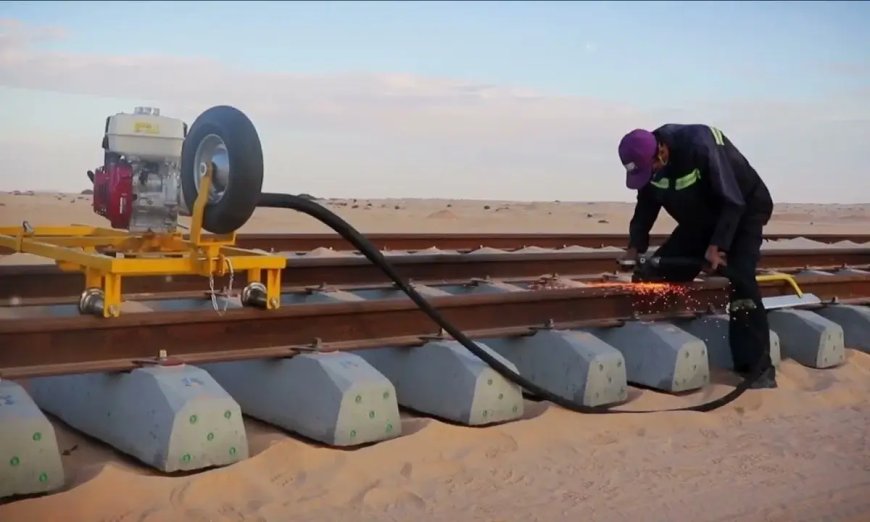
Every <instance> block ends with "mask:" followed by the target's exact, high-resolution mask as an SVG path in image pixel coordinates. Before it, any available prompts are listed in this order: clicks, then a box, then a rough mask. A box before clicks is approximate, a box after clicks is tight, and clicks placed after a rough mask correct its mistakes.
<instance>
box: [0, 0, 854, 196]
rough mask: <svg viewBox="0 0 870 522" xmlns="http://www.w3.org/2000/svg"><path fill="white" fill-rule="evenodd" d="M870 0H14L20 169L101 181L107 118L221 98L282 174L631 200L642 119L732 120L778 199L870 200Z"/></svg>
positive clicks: (14, 157) (191, 111) (9, 40)
mask: <svg viewBox="0 0 870 522" xmlns="http://www.w3.org/2000/svg"><path fill="white" fill-rule="evenodd" d="M867 27H870V2H818V3H816V2H792V3H789V2H673V3H671V2H661V3H658V2H601V3H597V2H552V3H549V2H479V3H476V2H456V3H451V2H432V3H428V2H379V3H378V2H373V3H369V2H287V3H282V2H264V3H257V2H239V3H234V2H216V3H211V2H191V3H185V2H169V3H162V2H117V3H110V2H95V3H90V2H58V3H54V2H4V3H2V4H0V165H2V175H0V190H63V191H79V190H82V189H83V188H87V186H88V180H87V178H86V176H85V172H86V171H87V170H88V169H92V168H94V167H96V166H97V165H99V163H100V161H101V159H102V150H101V149H100V141H101V139H102V131H103V125H104V121H105V118H106V117H107V116H109V115H111V114H115V113H118V112H130V111H132V109H133V108H134V107H135V106H138V105H149V106H156V107H159V108H160V109H161V112H162V114H164V115H168V116H174V117H179V118H182V119H184V120H185V121H187V122H188V123H192V122H193V120H194V119H195V118H196V116H197V115H198V114H199V113H201V112H202V111H204V110H206V109H207V108H209V107H211V106H213V105H218V104H229V105H233V106H235V107H237V108H239V109H240V110H242V111H243V112H245V114H247V115H248V116H249V117H250V118H251V120H252V121H253V122H254V124H255V125H256V127H257V130H258V133H259V135H260V139H261V141H262V144H263V149H264V159H265V169H266V170H265V180H264V190H268V191H280V192H291V193H301V192H305V193H310V194H314V195H316V196H320V197H361V198H374V197H444V198H472V199H514V200H555V199H558V200H562V201H568V200H574V201H591V200H599V201H600V200H608V201H631V200H633V198H634V193H633V192H632V191H629V190H628V189H626V187H625V184H624V170H623V168H622V166H621V164H620V162H619V158H618V155H617V152H616V151H617V145H618V143H619V140H620V138H621V137H622V136H623V135H624V134H625V133H626V132H628V131H630V130H632V129H634V128H654V127H656V126H658V125H661V124H664V123H671V122H675V123H706V124H710V125H715V126H717V127H719V128H720V129H722V130H723V131H724V132H725V134H726V135H728V137H729V138H730V139H731V140H732V141H733V142H734V143H735V144H736V145H737V146H738V148H739V149H740V150H741V151H742V152H743V153H744V154H745V155H746V157H747V158H748V159H749V161H750V162H751V163H752V165H753V166H754V167H755V168H756V169H757V170H758V171H759V173H760V174H761V176H762V177H763V178H764V179H765V181H766V182H767V184H768V185H769V187H770V189H771V192H772V194H773V197H774V199H775V201H780V202H813V203H831V202H839V203H861V202H870V189H867V188H860V187H867V184H866V182H865V181H864V180H865V178H866V177H867V175H868V173H870V172H868V170H867V164H868V160H867V156H868V155H870V31H868V30H867Z"/></svg>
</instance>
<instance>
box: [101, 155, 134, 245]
mask: <svg viewBox="0 0 870 522" xmlns="http://www.w3.org/2000/svg"><path fill="white" fill-rule="evenodd" d="M133 197H134V196H133V166H132V165H130V164H129V163H127V162H126V161H124V160H119V161H117V162H114V163H108V164H106V165H103V166H102V167H99V168H98V169H97V170H96V171H95V172H94V212H96V213H97V214H99V215H101V216H103V217H105V218H108V220H109V222H110V223H111V224H112V228H123V229H126V228H129V226H130V217H131V216H132V210H133Z"/></svg>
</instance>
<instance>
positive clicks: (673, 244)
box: [650, 226, 709, 283]
mask: <svg viewBox="0 0 870 522" xmlns="http://www.w3.org/2000/svg"><path fill="white" fill-rule="evenodd" d="M708 239H709V234H706V233H704V232H703V231H699V230H692V229H690V228H686V227H683V226H677V228H675V229H674V231H673V232H672V233H671V235H670V237H668V239H667V240H666V241H665V242H664V243H663V244H662V245H661V246H660V247H659V248H658V249H657V250H656V251H655V254H653V255H654V256H656V257H661V258H663V259H664V258H676V257H678V258H685V259H697V260H698V261H699V262H700V261H701V260H703V259H704V251H705V250H706V249H707V242H708ZM700 271H701V265H700V263H699V264H698V265H697V266H691V265H688V266H679V265H676V266H675V265H669V264H667V263H663V266H661V267H659V268H657V269H655V270H654V271H652V270H651V271H650V274H653V273H654V274H655V276H656V279H657V280H661V281H668V282H671V283H684V282H688V281H691V280H692V279H694V278H695V277H697V276H698V273H699V272H700Z"/></svg>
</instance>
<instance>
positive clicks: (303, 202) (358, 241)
mask: <svg viewBox="0 0 870 522" xmlns="http://www.w3.org/2000/svg"><path fill="white" fill-rule="evenodd" d="M257 206H258V207H272V208H286V209H290V210H295V211H297V212H302V213H303V214H308V215H309V216H311V217H313V218H314V219H316V220H318V221H320V222H321V223H323V224H325V225H327V226H329V227H330V228H331V229H333V230H334V231H336V232H337V233H338V234H339V235H341V237H343V238H344V239H345V240H347V241H348V242H349V243H351V244H352V245H353V246H355V247H356V248H357V249H358V250H359V251H360V252H361V253H362V254H363V255H364V256H365V257H366V258H367V259H368V260H369V261H371V262H372V263H373V264H374V265H376V266H377V267H378V268H380V269H381V270H382V271H383V272H384V273H385V274H386V275H387V276H389V278H390V279H391V280H392V281H393V282H394V283H395V284H396V285H397V286H398V287H399V288H400V289H401V290H402V291H403V292H405V294H407V296H408V297H409V298H410V299H411V300H412V301H414V303H416V305H417V306H418V307H419V308H420V309H421V310H422V311H423V312H425V313H426V315H428V316H429V317H430V318H431V319H432V320H433V321H434V322H435V323H436V324H438V325H439V326H440V327H441V328H443V329H444V331H445V332H447V333H449V334H450V335H451V336H452V337H453V338H454V339H455V340H456V341H458V342H459V343H460V344H462V346H464V347H465V348H466V349H468V350H469V351H470V352H471V353H473V354H474V355H476V356H477V357H478V358H480V359H481V360H483V361H484V362H485V363H486V364H487V365H489V367H491V368H492V369H493V370H495V371H496V372H498V373H499V374H500V375H502V376H503V377H504V378H505V379H507V380H508V381H510V382H512V383H514V384H516V385H518V386H520V387H522V388H525V389H526V390H527V391H528V392H530V393H531V395H533V396H535V397H536V398H538V399H543V400H548V401H550V402H552V403H554V404H557V405H559V406H561V407H563V408H565V409H568V410H571V411H575V412H578V413H656V412H665V411H699V412H706V411H711V410H714V409H716V408H720V407H722V406H724V405H726V404H728V403H729V402H731V401H733V400H735V399H737V398H738V397H739V396H740V395H742V394H743V392H745V391H746V390H747V389H748V388H749V387H750V386H751V385H752V384H753V383H754V382H755V381H756V380H757V379H758V378H759V377H760V376H761V374H762V373H764V370H766V368H764V367H762V361H763V360H764V358H763V357H762V358H760V359H759V361H758V362H757V363H756V364H755V366H754V368H753V369H752V371H751V372H750V374H749V375H748V376H747V377H746V379H744V380H743V382H741V383H740V384H738V385H737V386H736V387H735V388H734V389H733V390H732V391H730V392H729V393H727V394H725V395H724V396H722V397H720V398H719V399H716V400H713V401H710V402H707V403H704V404H699V405H696V406H688V407H685V408H673V409H665V410H614V409H610V408H609V407H607V406H584V405H582V404H577V403H575V402H573V401H571V400H569V399H566V398H564V397H562V396H561V395H557V394H555V393H553V392H551V391H549V390H546V389H544V388H542V387H540V386H538V385H537V384H535V383H533V382H531V381H529V380H528V379H526V378H525V377H523V376H522V375H520V374H519V373H517V372H514V371H513V370H512V369H511V368H509V367H508V366H505V365H504V364H503V363H502V362H500V361H499V360H498V359H496V358H495V357H493V356H492V355H491V354H490V353H488V352H487V351H486V350H484V349H482V348H481V347H480V346H478V345H477V344H476V343H474V342H473V341H472V340H471V339H469V338H468V337H466V336H465V334H463V333H462V332H461V331H460V330H459V329H458V328H456V327H455V326H453V325H452V324H450V323H449V322H448V321H447V320H446V319H445V318H444V317H443V316H442V315H441V314H440V313H439V312H438V310H436V309H435V308H434V307H433V306H432V305H431V304H429V302H428V301H426V299H424V298H423V296H421V295H420V294H419V293H417V291H416V290H415V289H414V288H413V287H411V286H410V285H409V284H408V283H406V282H405V281H404V280H402V278H401V276H399V274H398V273H397V272H396V271H395V269H394V268H393V267H392V265H390V263H389V262H388V261H387V260H386V258H385V257H384V256H383V254H381V251H380V250H379V249H378V248H377V247H376V246H375V245H374V244H373V243H372V242H371V241H369V240H368V238H366V237H365V236H364V235H362V234H361V233H359V232H358V231H357V230H356V229H354V228H353V227H352V226H351V225H350V224H349V223H347V222H346V221H345V220H343V219H342V218H341V217H339V216H338V215H336V214H335V213H333V212H332V211H330V210H329V209H327V208H326V207H324V206H322V205H319V204H317V203H315V202H314V201H311V200H308V199H305V198H302V197H299V196H294V195H292V194H274V193H263V194H261V195H260V200H259V202H258V204H257Z"/></svg>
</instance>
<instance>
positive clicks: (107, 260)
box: [0, 166, 287, 317]
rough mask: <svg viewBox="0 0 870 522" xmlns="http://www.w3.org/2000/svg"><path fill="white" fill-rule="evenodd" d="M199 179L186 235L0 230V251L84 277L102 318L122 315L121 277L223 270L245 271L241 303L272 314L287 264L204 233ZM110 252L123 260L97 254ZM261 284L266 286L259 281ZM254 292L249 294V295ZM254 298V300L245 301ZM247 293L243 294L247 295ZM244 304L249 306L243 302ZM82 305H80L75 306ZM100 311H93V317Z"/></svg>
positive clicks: (231, 238) (204, 184)
mask: <svg viewBox="0 0 870 522" xmlns="http://www.w3.org/2000/svg"><path fill="white" fill-rule="evenodd" d="M206 170H207V172H206V173H205V175H204V176H203V177H202V178H201V179H200V187H199V191H198V194H197V197H196V200H195V202H194V205H193V212H192V215H191V227H190V233H189V234H187V235H185V234H182V233H174V234H154V233H144V234H132V233H129V232H125V231H123V230H117V229H112V228H101V227H91V226H84V225H71V226H45V227H31V226H30V225H29V224H28V223H27V222H26V221H25V222H24V223H23V224H22V225H21V226H17V227H15V226H13V227H0V246H2V247H6V248H9V249H11V250H14V251H15V252H23V253H30V254H35V255H38V256H42V257H46V258H49V259H54V260H55V262H56V263H57V265H58V267H60V269H61V270H64V271H70V272H76V271H80V272H83V273H84V277H85V285H84V286H85V288H84V292H83V293H82V299H83V301H84V297H85V295H86V294H88V293H91V294H96V295H99V294H100V293H101V294H102V296H101V299H99V300H97V301H96V302H97V303H98V307H99V305H100V304H101V309H102V310H101V311H102V316H103V317H118V316H119V315H120V314H121V280H122V278H123V277H135V276H154V275H166V276H172V275H200V276H204V277H214V276H218V277H220V276H224V275H225V274H226V273H227V272H228V269H229V270H230V271H232V272H233V273H235V272H242V271H245V272H247V280H248V281H247V284H248V286H247V287H246V289H245V290H246V291H247V292H243V299H242V301H243V302H245V301H248V302H249V303H250V302H253V303H257V304H259V305H260V306H262V307H264V308H267V309H276V308H278V307H279V306H280V303H281V271H282V270H283V269H284V267H285V266H286V264H287V259H286V258H285V257H283V256H277V255H270V254H265V253H261V252H257V251H253V250H245V249H241V248H236V247H234V246H233V245H234V244H235V241H236V233H235V232H232V233H231V234H225V235H211V234H204V233H203V229H202V219H203V213H204V212H205V206H206V202H207V200H208V194H209V189H210V187H211V181H212V170H213V169H212V167H211V166H209V167H208V168H207V169H206ZM107 247H108V248H112V249H113V250H114V251H115V252H116V253H118V254H122V255H123V256H122V257H114V256H110V255H106V254H103V253H100V252H99V251H98V249H105V248H107ZM264 279H265V281H264ZM251 289H254V292H251V291H250V290H251ZM252 293H256V294H257V295H256V298H255V299H250V298H249V297H250V296H251V294H252ZM246 294H247V295H246ZM245 304H248V303H245ZM80 306H81V304H80ZM97 312H99V310H95V313H97Z"/></svg>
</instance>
